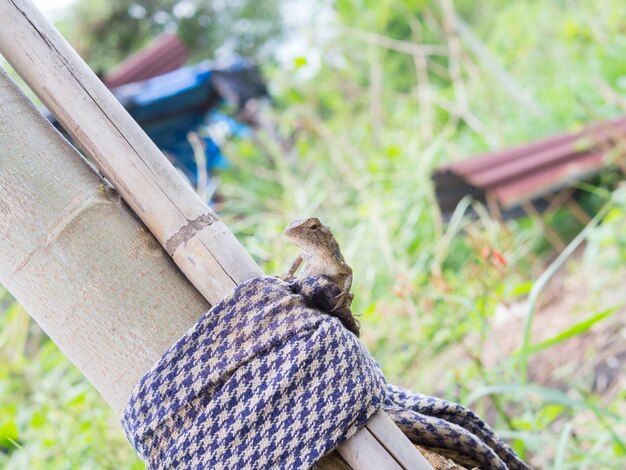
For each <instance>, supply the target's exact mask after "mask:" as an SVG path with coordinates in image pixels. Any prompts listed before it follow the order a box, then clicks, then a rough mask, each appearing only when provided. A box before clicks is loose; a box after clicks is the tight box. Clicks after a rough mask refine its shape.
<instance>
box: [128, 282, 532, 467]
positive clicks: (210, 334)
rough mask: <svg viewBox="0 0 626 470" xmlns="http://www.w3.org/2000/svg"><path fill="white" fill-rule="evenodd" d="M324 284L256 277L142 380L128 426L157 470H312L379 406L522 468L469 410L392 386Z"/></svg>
mask: <svg viewBox="0 0 626 470" xmlns="http://www.w3.org/2000/svg"><path fill="white" fill-rule="evenodd" d="M338 292H339V289H338V287H337V286H336V285H334V284H333V283H332V282H330V281H329V280H328V279H326V278H324V277H322V276H320V277H309V278H304V279H301V278H296V279H293V280H290V281H283V280H281V279H278V278H275V277H262V278H256V279H252V280H250V281H248V282H245V283H243V284H241V285H240V286H238V287H237V288H236V289H235V290H234V292H233V293H232V294H231V295H229V296H227V297H226V298H224V299H223V300H222V301H221V302H219V303H218V304H217V305H215V306H214V307H213V308H212V309H211V310H209V311H208V312H207V313H206V314H204V315H203V316H202V317H201V318H200V319H199V320H198V322H197V323H196V324H195V325H194V326H193V327H192V328H191V329H190V330H189V331H188V332H187V333H186V334H185V335H184V336H183V337H182V338H181V339H180V340H179V341H178V342H176V344H174V345H173V346H172V347H171V348H170V349H169V350H168V351H167V352H166V353H165V354H164V355H163V356H162V357H161V359H160V360H159V361H158V362H157V363H156V364H155V365H154V367H153V368H152V369H151V370H150V371H149V372H148V373H147V374H146V375H145V376H144V377H143V378H142V380H141V381H140V383H139V385H138V386H137V387H136V389H135V390H134V392H133V394H132V396H131V398H130V401H129V403H128V406H127V407H126V410H125V412H124V416H123V417H122V425H123V427H124V430H125V432H126V435H127V436H128V439H129V440H130V442H131V443H132V444H133V446H134V447H135V449H136V450H137V452H138V453H139V455H140V456H141V457H142V458H143V459H144V460H145V461H146V463H147V464H148V467H149V468H150V469H170V468H176V469H266V468H288V469H305V468H310V467H311V466H313V465H314V464H315V463H316V462H317V461H319V460H320V459H321V458H322V457H323V456H324V455H325V454H327V453H329V452H330V451H331V450H333V449H334V448H335V447H337V446H338V445H339V444H340V443H342V442H344V441H345V440H347V439H349V438H350V437H351V436H352V435H353V434H354V433H356V431H357V430H358V429H360V428H361V427H363V426H364V425H365V423H366V422H367V421H368V420H369V419H370V418H371V417H372V416H373V415H374V413H375V412H376V411H377V410H378V409H379V408H380V407H381V406H382V407H383V408H384V409H385V410H386V411H387V412H388V413H389V414H390V415H391V417H392V419H394V421H395V422H396V423H397V424H398V426H399V427H400V428H401V429H402V430H403V431H404V432H405V434H407V436H408V437H409V438H410V439H411V440H412V441H414V442H416V443H420V444H423V445H425V446H428V447H433V448H438V449H443V451H444V454H445V451H446V450H447V451H449V452H450V453H451V454H452V453H455V454H456V453H458V454H460V455H461V456H462V457H463V458H461V459H459V460H463V461H467V462H472V463H475V464H477V465H480V466H481V467H482V468H493V469H503V470H506V469H510V470H517V469H523V470H526V469H528V468H529V467H528V466H527V465H526V464H524V463H523V462H522V461H521V460H520V459H519V458H518V457H517V456H516V455H515V453H514V452H513V451H512V450H511V449H510V448H509V447H508V446H506V444H504V443H503V442H502V441H501V440H500V439H499V438H498V437H497V436H496V435H495V434H494V433H493V432H492V431H491V430H490V428H489V426H488V425H487V424H485V423H484V422H483V421H482V420H480V418H478V417H477V416H476V415H475V414H474V413H473V412H471V411H470V410H468V409H466V408H463V407H461V406H460V405H457V404H455V403H450V402H446V401H445V400H440V399H437V398H432V397H427V396H424V395H420V394H415V393H413V392H410V391H408V390H404V389H402V388H399V387H395V386H392V385H389V386H388V385H387V384H386V382H385V378H384V376H383V374H382V371H381V369H380V366H379V365H378V364H377V362H376V361H375V360H374V358H373V357H372V356H371V355H370V353H369V352H368V351H367V349H366V348H365V346H364V345H363V344H362V343H361V342H360V341H359V340H358V339H357V337H356V336H355V335H354V334H352V333H351V332H349V331H348V330H347V329H346V328H344V327H343V326H342V323H341V322H340V320H339V319H337V318H335V317H334V316H333V312H332V310H333V308H334V299H335V298H336V296H337V294H338Z"/></svg>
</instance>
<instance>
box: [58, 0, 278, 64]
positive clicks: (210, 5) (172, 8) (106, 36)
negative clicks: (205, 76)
mask: <svg viewBox="0 0 626 470" xmlns="http://www.w3.org/2000/svg"><path fill="white" fill-rule="evenodd" d="M279 5H280V2H279V1H278V0H263V1H262V2H256V1H254V0H242V1H237V2H225V1H220V0H213V1H207V0H158V1H153V0H78V1H77V3H76V4H74V5H73V6H72V7H71V9H70V10H69V11H68V12H67V15H66V17H65V18H64V19H63V20H61V21H59V23H58V25H57V26H58V28H59V29H60V31H61V32H62V33H63V35H64V36H65V37H66V39H67V40H68V41H69V42H70V43H71V44H72V46H73V47H74V48H75V49H76V50H77V51H78V52H79V54H80V55H81V56H82V57H83V59H85V61H86V62H87V63H88V64H89V65H90V66H91V67H92V69H94V70H96V71H98V72H100V71H107V70H110V69H111V68H112V67H113V66H115V65H117V64H119V63H120V62H121V61H122V60H123V59H125V58H126V57H127V56H128V55H130V54H131V53H132V52H134V51H136V50H137V49H139V48H140V47H142V46H144V45H145V44H146V43H147V42H149V41H150V40H152V39H154V38H155V37H156V36H158V35H160V34H162V33H164V32H173V31H176V32H177V33H178V34H179V36H180V37H181V38H182V39H183V41H185V43H186V44H187V45H188V46H189V49H190V51H191V53H192V59H194V60H202V59H208V58H214V57H216V56H217V55H219V54H224V53H225V54H240V55H243V56H248V57H252V56H255V55H257V54H259V52H260V51H261V49H262V48H263V46H265V45H266V43H268V41H270V40H275V39H276V38H277V37H278V36H279V35H280V34H281V31H282V22H281V19H280V18H281V17H280V12H279Z"/></svg>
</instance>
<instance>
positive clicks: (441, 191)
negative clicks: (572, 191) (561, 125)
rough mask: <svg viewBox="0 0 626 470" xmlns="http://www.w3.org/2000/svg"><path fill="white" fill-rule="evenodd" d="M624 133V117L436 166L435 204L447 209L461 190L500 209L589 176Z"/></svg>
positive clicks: (625, 135)
mask: <svg viewBox="0 0 626 470" xmlns="http://www.w3.org/2000/svg"><path fill="white" fill-rule="evenodd" d="M625 138H626V117H620V118H618V119H614V120H612V121H607V122H603V123H599V124H594V125H591V126H588V127H587V128H585V129H584V130H582V131H581V132H576V133H563V134H559V135H556V136H553V137H549V138H546V139H541V140H537V141H534V142H531V143H528V144H524V145H520V146H517V147H513V148H509V149H504V150H499V151H496V152H491V153H487V154H484V155H479V156H477V157H473V158H470V159H469V160H465V161H462V162H459V163H454V164H451V165H447V166H444V167H441V168H439V169H437V170H436V171H435V173H434V174H433V177H432V179H433V181H434V183H435V190H436V193H437V199H438V201H439V205H440V206H441V209H442V211H443V212H444V213H448V214H449V213H451V212H453V211H454V209H455V208H456V205H457V204H458V203H459V202H460V200H461V199H462V198H463V197H465V196H466V195H471V196H473V197H474V198H476V199H478V200H481V201H483V202H485V201H486V200H487V196H488V195H489V196H490V197H492V198H493V200H494V201H495V202H497V203H498V204H499V206H500V207H501V208H502V209H504V210H509V209H512V208H515V207H518V206H519V205H520V204H522V203H524V202H525V201H533V200H535V199H538V198H541V197H543V196H546V195H549V194H551V193H554V192H556V191H558V190H559V189H561V188H564V187H567V186H570V185H571V184H572V183H573V182H574V181H578V180H583V179H586V178H589V177H590V176H593V175H595V174H597V173H598V172H600V170H602V169H603V168H604V167H606V166H608V162H607V161H606V159H605V158H604V156H605V154H606V153H607V152H608V151H609V150H611V149H612V148H614V147H615V144H616V143H617V142H618V141H619V140H620V139H625Z"/></svg>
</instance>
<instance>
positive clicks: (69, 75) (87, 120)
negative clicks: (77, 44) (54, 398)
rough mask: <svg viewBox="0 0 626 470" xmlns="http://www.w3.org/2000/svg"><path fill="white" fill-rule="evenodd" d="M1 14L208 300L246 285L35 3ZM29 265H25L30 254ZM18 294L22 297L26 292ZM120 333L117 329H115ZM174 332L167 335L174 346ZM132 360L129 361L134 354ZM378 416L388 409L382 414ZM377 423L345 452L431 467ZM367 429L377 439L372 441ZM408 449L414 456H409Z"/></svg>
mask: <svg viewBox="0 0 626 470" xmlns="http://www.w3.org/2000/svg"><path fill="white" fill-rule="evenodd" d="M0 18H1V19H2V21H3V27H2V28H0V52H1V53H2V54H3V55H4V56H5V58H6V59H7V60H8V61H9V62H10V63H11V65H12V66H13V67H14V68H15V70H16V71H17V72H18V73H19V74H20V75H21V76H22V78H23V79H24V80H25V81H26V82H27V83H28V84H29V86H30V88H31V89H32V90H33V91H34V92H35V93H36V94H37V96H38V97H39V98H40V99H41V100H42V101H43V102H44V103H45V104H46V106H48V108H49V109H50V111H51V112H53V113H54V114H55V116H56V117H57V119H58V120H59V121H60V122H61V123H62V124H63V126H64V127H65V129H66V130H67V131H68V132H69V133H70V134H71V135H72V137H73V138H74V139H75V141H76V142H77V143H78V144H79V145H80V147H81V148H82V149H83V150H84V151H85V153H86V154H87V156H88V157H90V158H91V159H92V160H93V162H94V163H95V165H96V166H97V167H98V169H99V170H100V171H101V172H102V173H103V174H104V175H105V176H106V178H107V179H108V180H109V181H110V182H111V183H112V184H113V186H114V187H115V188H116V189H117V191H119V193H120V195H121V196H122V197H123V199H124V201H125V202H126V203H127V204H128V205H129V206H130V207H131V209H132V210H133V211H134V212H135V214H136V215H138V216H139V218H140V219H141V220H142V221H143V222H144V223H145V224H146V226H147V227H148V228H149V230H150V232H152V234H153V235H154V237H155V238H156V239H157V240H158V242H159V243H160V244H161V246H162V247H163V248H164V249H165V251H166V252H167V254H169V255H170V256H171V257H172V259H173V260H174V262H175V263H176V264H177V265H178V267H179V268H180V269H181V270H182V271H183V273H184V274H185V276H186V277H187V278H188V279H189V280H190V281H191V283H192V284H193V285H194V286H195V287H196V288H197V289H198V291H199V292H200V293H201V294H202V296H203V297H204V298H206V299H207V300H208V301H209V302H210V303H216V302H217V301H218V300H219V299H221V298H222V297H224V296H225V295H226V294H228V293H229V292H230V291H231V290H232V289H233V288H234V287H235V286H236V285H237V284H239V283H240V282H242V281H244V280H246V279H250V278H252V277H255V276H258V275H261V274H262V272H261V270H260V269H259V267H258V266H257V265H256V263H254V261H253V260H252V259H251V258H250V256H249V255H248V254H247V252H246V251H245V250H244V249H243V247H242V246H241V245H240V244H239V242H238V241H237V240H236V238H235V237H234V236H233V235H232V233H231V232H230V230H229V229H228V227H226V226H225V225H224V224H223V223H222V222H221V221H220V220H219V218H218V217H217V216H216V214H215V213H214V212H213V211H212V210H211V209H209V208H208V207H206V206H205V205H204V204H203V203H202V201H201V200H200V199H199V198H198V197H197V195H196V194H195V193H194V192H193V191H192V189H191V188H190V187H189V186H188V185H186V184H185V182H184V181H183V180H182V178H180V177H179V175H178V174H177V173H176V171H175V170H174V169H173V167H172V166H171V164H170V163H169V162H168V161H167V159H166V158H165V157H164V156H163V155H162V154H161V152H160V151H159V150H158V149H157V148H156V146H155V145H154V144H153V143H152V142H151V141H150V139H149V138H148V137H147V136H146V135H145V133H144V132H143V131H142V130H141V128H140V127H139V126H138V125H137V124H136V123H135V122H134V121H133V119H132V118H131V117H130V116H129V115H128V113H127V112H126V111H125V110H124V109H123V107H122V106H121V105H120V104H119V103H118V102H117V100H115V98H114V97H113V96H112V95H111V94H110V93H109V91H108V90H107V89H106V87H105V86H104V85H103V84H102V83H101V82H100V81H99V80H98V79H97V77H96V76H95V75H94V74H93V72H91V70H90V69H89V67H88V66H87V65H86V64H85V63H84V62H83V61H82V60H81V59H80V57H79V56H78V55H77V54H76V52H75V51H74V50H73V49H72V48H71V47H70V46H69V44H67V42H66V41H65V40H64V39H63V38H62V37H61V35H60V34H59V33H58V31H56V29H55V28H54V27H53V26H52V25H51V24H50V23H49V22H48V21H47V20H46V19H45V18H44V17H43V16H42V15H41V13H40V12H39V11H38V10H37V8H36V7H35V6H34V5H33V4H32V3H31V2H30V1H29V0H2V1H0ZM70 217H71V216H70ZM44 251H45V250H44ZM26 262H27V264H28V260H26ZM9 289H10V290H11V287H9ZM26 295H27V296H28V295H29V294H28V293H27V294H26ZM16 297H17V298H18V300H22V299H21V298H20V295H16ZM24 303H25V304H27V302H24ZM27 309H28V307H27ZM29 311H30V310H29ZM31 314H32V313H31ZM145 314H149V312H145ZM33 316H35V315H33ZM144 320H145V318H144ZM89 321H90V320H88V321H87V323H89ZM52 323H54V324H55V326H53V328H55V329H57V330H58V332H59V335H60V331H61V330H60V329H59V328H58V327H59V323H61V324H62V323H63V322H62V321H61V322H59V318H56V319H53V320H52V322H51V324H52ZM51 324H49V325H48V326H49V327H50V326H51ZM42 326H43V325H42ZM44 329H46V327H45V326H44ZM89 329H90V328H86V329H85V331H88V330H89ZM66 330H67V328H66ZM115 331H116V330H115V328H113V333H115ZM122 331H124V332H126V330H122ZM138 334H139V335H140V336H141V338H140V340H139V342H140V343H145V342H150V341H151V340H152V339H151V337H150V336H146V335H144V334H143V332H140V333H138ZM51 336H52V335H51ZM178 336H179V334H173V335H171V336H170V338H171V342H173V341H174V340H175V339H177V338H178ZM59 337H61V336H59ZM57 339H58V338H57ZM117 340H118V337H117V335H116V334H112V335H111V336H110V337H109V338H108V343H109V344H110V343H114V342H116V341H117ZM72 341H73V337H72V336H70V337H66V338H65V339H64V340H63V341H61V344H59V343H57V344H59V346H60V347H61V348H62V349H63V350H65V349H66V348H67V349H70V348H71V346H68V345H69V343H71V342H72ZM105 344H106V343H105ZM99 346H102V344H99ZM160 351H162V349H160ZM90 353H91V351H89V352H87V353H86V354H85V351H82V352H81V351H76V354H74V357H73V356H72V355H71V354H68V356H69V357H70V358H71V359H73V360H74V359H75V358H78V360H76V361H75V363H77V365H79V367H80V364H81V363H82V365H83V367H86V368H90V367H91V366H92V364H91V363H90V362H89V361H88V360H85V358H86V357H89V356H90ZM129 359H130V362H132V358H127V360H129ZM144 365H145V364H141V366H144ZM150 365H151V364H150ZM141 366H139V367H137V368H138V369H139V368H141ZM106 367H107V365H106V363H99V364H98V367H97V369H98V370H100V369H103V368H106ZM148 368H149V366H148V367H144V368H143V370H144V371H147V370H148ZM81 369H82V368H81ZM92 372H93V373H92V374H88V373H87V372H85V374H86V375H87V377H89V378H90V379H91V377H93V378H94V379H96V380H97V379H98V378H99V377H98V376H97V375H96V374H95V371H92ZM90 375H91V377H90ZM107 379H108V380H110V379H111V377H110V376H107V377H106V379H103V380H101V381H99V384H100V386H99V387H98V389H99V390H100V392H101V393H102V394H103V395H104V396H105V398H107V399H108V400H109V402H113V403H114V408H115V409H116V410H117V411H118V412H119V411H120V409H121V408H120V406H123V405H122V404H123V403H125V399H127V398H128V396H129V395H130V392H131V390H132V387H130V388H129V387H128V385H129V383H128V382H129V381H124V380H122V378H121V377H116V378H115V379H114V380H113V384H119V383H121V382H124V385H125V386H126V388H125V389H122V388H117V389H115V387H113V388H114V389H115V390H116V391H117V392H118V394H116V395H115V398H114V399H113V400H112V399H111V398H112V397H111V395H110V389H109V385H110V383H109V382H108V381H107ZM133 379H135V381H134V382H133V384H132V385H134V383H136V381H137V380H138V379H137V377H136V376H135V377H133ZM130 382H132V381H130ZM379 414H383V415H384V412H382V411H381V412H379ZM379 429H380V428H378V427H375V426H371V425H368V427H366V428H364V429H363V430H361V431H359V433H357V435H356V436H355V437H353V438H352V439H351V440H350V441H349V442H348V443H346V444H344V445H343V446H341V447H340V448H339V453H340V454H341V455H342V456H344V458H346V460H350V459H352V458H353V457H354V456H355V455H356V456H358V455H359V454H360V455H362V456H363V455H368V454H370V455H372V456H374V455H377V456H378V457H379V458H380V459H381V461H385V459H387V460H391V461H393V462H397V466H400V468H402V467H404V468H425V469H428V468H430V466H429V465H428V463H426V461H425V460H424V458H423V457H422V456H421V454H420V453H419V452H418V451H417V450H416V449H415V448H414V447H413V446H412V445H411V444H410V441H409V440H408V439H407V438H406V437H405V436H404V434H403V433H402V432H401V431H400V430H399V429H398V428H397V427H396V426H390V427H385V428H384V429H385V432H384V433H381V432H380V431H379ZM369 435H371V437H372V439H367V436H369ZM374 442H375V444H374ZM368 443H372V445H369V444H368ZM376 445H378V446H379V447H378V448H377V447H376ZM398 446H401V447H403V449H404V450H403V452H401V453H398V454H397V455H396V454H393V453H392V452H391V451H389V449H392V448H397V447H398ZM376 449H378V450H376ZM398 455H400V456H401V457H398ZM406 455H408V456H409V459H410V460H408V461H405V460H404V458H405V457H404V456H406ZM385 456H387V457H385ZM374 461H375V460H374V459H368V460H363V461H360V460H353V462H350V463H351V465H352V467H353V468H355V469H367V468H374V467H372V466H371V465H372V462H374ZM378 468H380V467H378ZM390 468H393V466H390Z"/></svg>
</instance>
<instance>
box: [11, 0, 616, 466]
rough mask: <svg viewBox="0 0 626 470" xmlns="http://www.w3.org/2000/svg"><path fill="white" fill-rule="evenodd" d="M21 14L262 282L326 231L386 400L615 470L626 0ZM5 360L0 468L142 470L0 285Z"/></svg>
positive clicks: (50, 5)
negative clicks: (58, 42)
mask: <svg viewBox="0 0 626 470" xmlns="http://www.w3.org/2000/svg"><path fill="white" fill-rule="evenodd" d="M36 3H38V5H39V6H40V8H42V9H43V11H44V12H45V13H46V15H47V16H48V17H49V18H50V19H51V20H52V21H53V22H54V23H55V24H56V25H57V27H58V28H59V30H60V31H61V32H62V33H63V35H64V36H65V37H66V38H67V40H68V41H69V42H70V43H71V44H72V45H73V47H74V48H75V49H76V50H77V51H78V52H79V54H80V55H81V56H82V57H83V58H84V59H85V61H86V62H87V63H88V64H89V65H90V66H91V67H92V69H93V70H94V71H95V72H96V73H97V74H98V75H99V76H100V77H101V78H102V80H103V81H104V82H105V84H107V86H108V87H109V88H110V89H111V90H112V92H113V93H114V94H115V96H116V97H117V98H118V99H119V100H120V101H121V102H122V103H123V104H124V106H125V107H126V109H128V111H129V112H130V113H131V115H132V116H133V117H134V118H135V119H136V120H137V121H138V122H139V123H140V125H142V127H143V128H144V129H145V130H146V132H147V133H148V134H149V135H150V136H151V137H152V138H153V139H154V140H155V142H156V143H157V145H159V147H160V148H161V149H162V150H163V151H164V153H165V154H166V155H167V156H168V158H169V159H170V160H171V161H172V162H173V163H174V164H175V165H176V166H177V167H178V168H179V169H180V171H181V174H183V175H184V176H185V177H186V178H187V179H188V180H189V183H190V184H192V185H193V186H194V187H195V188H196V190H197V191H198V193H199V194H200V195H201V196H202V197H203V198H204V199H205V200H206V201H207V203H209V204H211V205H212V207H213V208H214V209H215V210H216V211H217V212H218V213H219V215H220V216H221V217H222V218H223V219H224V220H225V222H226V223H227V224H228V225H229V226H230V227H231V229H232V230H233V231H234V232H235V234H236V235H237V236H238V238H239V239H240V240H241V241H242V243H243V244H244V246H245V247H246V249H247V250H248V251H249V252H250V253H251V254H252V256H253V257H254V258H255V260H256V261H257V262H258V263H260V264H261V266H262V267H263V269H264V270H265V271H266V272H267V273H272V274H282V273H283V272H284V271H285V270H286V269H287V268H288V266H289V264H290V262H291V261H292V260H293V258H294V257H295V256H296V255H297V253H298V251H297V249H296V248H295V247H291V246H288V244H287V242H286V240H284V238H283V235H282V230H283V228H284V227H285V226H286V225H287V224H288V222H289V221H290V220H291V219H293V218H295V217H303V216H308V215H316V216H318V217H320V219H322V221H323V222H324V223H325V224H327V225H329V226H330V227H331V228H332V230H333V232H334V233H335V236H336V238H337V239H338V241H339V243H340V244H341V246H342V250H343V252H344V256H345V258H346V260H347V262H348V263H349V264H350V265H351V266H352V267H353V269H354V273H355V274H354V284H353V292H354V295H355V298H354V302H353V311H354V312H355V313H357V314H361V315H362V316H361V317H360V319H361V322H362V325H363V341H364V342H365V343H366V344H367V346H368V347H369V349H370V351H371V352H372V353H373V354H374V356H375V357H376V359H377V360H378V361H379V362H380V364H381V365H382V367H383V369H384V371H385V374H386V377H387V379H388V381H389V382H391V383H396V384H399V385H403V386H405V387H408V388H411V389H414V390H416V391H420V392H422V393H425V394H431V395H437V396H440V397H444V398H447V399H450V400H453V401H457V402H459V403H462V404H464V405H467V406H470V407H472V408H473V409H475V410H476V411H477V412H478V413H479V414H481V415H482V416H484V417H485V418H486V419H487V420H488V422H489V423H490V424H492V425H493V426H494V427H495V428H496V430H497V432H498V433H499V434H500V435H501V436H503V437H505V438H506V439H508V440H509V441H510V442H511V444H512V446H513V447H514V448H515V450H516V451H517V452H518V453H520V454H521V455H522V456H524V457H525V458H526V459H527V460H528V461H529V462H530V463H531V464H532V465H533V466H534V467H537V468H543V469H586V468H588V469H599V468H616V469H618V468H619V469H622V468H624V467H625V465H626V464H625V462H626V438H625V437H624V436H626V373H625V372H626V365H625V362H626V327H625V322H624V321H625V319H626V308H625V306H626V290H625V289H624V285H625V282H626V268H625V265H626V187H625V186H624V185H623V183H622V180H623V179H624V174H625V171H626V157H625V156H624V148H625V147H624V141H623V139H624V137H626V118H625V117H624V116H625V115H626V3H624V2H623V1H620V0H605V1H603V2H592V1H585V0H529V1H510V0H509V1H504V0H483V1H480V2H478V1H471V0H412V1H408V0H376V1H374V0H360V1H357V0H354V1H349V0H346V1H334V2H333V1H326V0H297V1H296V0H264V1H262V2H260V1H253V0H237V1H228V2H227V1H225V0H203V1H200V0H159V1H148V0H110V1H104V0H58V1H52V0H45V1H44V0H41V1H39V2H36ZM3 66H4V67H6V68H7V69H8V66H7V65H6V63H4V62H3ZM12 76H14V77H16V76H15V75H14V74H13V75H12ZM16 79H17V77H16ZM50 119H51V120H52V121H54V119H53V118H52V117H51V116H50ZM0 364H1V367H0V467H2V468H8V469H24V468H55V469H56V468H59V469H65V468H136V469H140V468H144V466H143V464H142V463H141V462H140V461H139V460H138V458H137V457H136V456H135V452H134V450H133V449H132V447H131V445H130V444H129V443H128V442H127V441H126V438H125V437H124V435H123V432H122V430H121V427H120V426H119V423H118V419H117V417H116V416H115V415H114V414H113V412H112V410H110V409H109V408H108V406H107V405H106V403H105V402H104V400H103V399H101V398H100V396H99V395H98V394H97V392H96V391H95V389H94V388H93V387H92V386H91V385H90V384H89V383H88V382H87V381H86V379H84V378H83V377H82V375H81V374H80V372H79V371H78V370H77V369H76V368H75V367H74V366H73V365H72V364H70V363H69V361H68V360H67V359H66V358H65V357H64V356H63V354H62V353H61V352H60V351H59V350H58V349H57V348H56V346H55V345H54V344H53V343H52V342H51V341H49V340H48V339H47V337H46V335H45V333H43V332H42V331H41V330H40V329H39V327H38V326H37V325H36V324H35V323H34V322H33V321H31V320H30V319H29V317H28V315H27V313H26V312H25V311H24V310H23V309H22V308H21V307H20V306H19V305H18V304H17V303H15V302H14V300H13V299H12V298H11V296H10V294H9V293H8V292H6V291H5V290H3V289H2V288H0Z"/></svg>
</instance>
